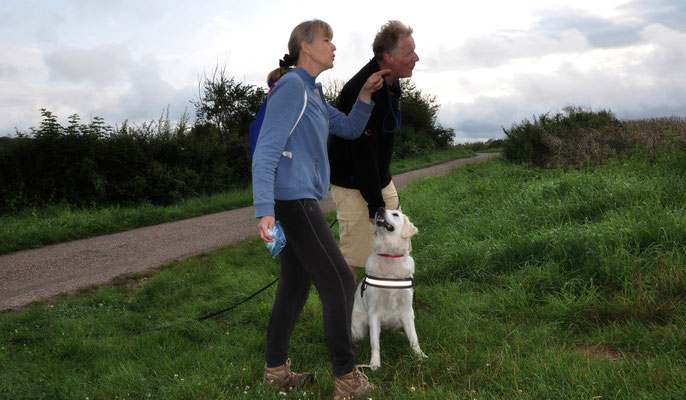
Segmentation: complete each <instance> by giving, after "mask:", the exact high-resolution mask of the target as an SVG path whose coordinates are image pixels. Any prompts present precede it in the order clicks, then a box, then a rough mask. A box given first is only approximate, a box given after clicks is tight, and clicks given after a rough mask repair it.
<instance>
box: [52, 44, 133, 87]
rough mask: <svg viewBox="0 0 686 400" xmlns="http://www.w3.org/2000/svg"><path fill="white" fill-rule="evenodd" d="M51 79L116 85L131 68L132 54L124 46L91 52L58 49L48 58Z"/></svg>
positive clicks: (93, 49) (113, 45) (103, 46)
mask: <svg viewBox="0 0 686 400" xmlns="http://www.w3.org/2000/svg"><path fill="white" fill-rule="evenodd" d="M45 63H46V65H47V66H48V68H49V69H50V76H51V77H52V78H53V79H56V80H65V81H68V82H83V81H86V82H90V83H92V84H94V85H95V86H105V85H108V84H113V83H115V82H116V81H117V80H118V79H119V78H121V77H122V75H123V74H124V73H125V72H126V70H127V69H129V68H130V67H131V64H132V59H131V52H130V51H129V49H128V48H126V47H125V46H122V45H115V44H110V45H102V46H97V47H94V48H92V49H62V50H55V51H53V52H52V53H50V54H48V55H46V56H45Z"/></svg>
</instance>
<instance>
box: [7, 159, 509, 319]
mask: <svg viewBox="0 0 686 400" xmlns="http://www.w3.org/2000/svg"><path fill="white" fill-rule="evenodd" d="M496 155H497V154H479V155H478V156H476V157H472V158H466V159H460V160H454V161H450V162H447V163H444V164H440V165H436V166H433V167H429V168H424V169H421V170H417V171H411V172H407V173H403V174H398V175H396V176H394V177H393V182H394V183H395V185H396V187H397V188H401V187H403V186H405V185H407V184H408V183H409V182H410V181H412V180H414V179H417V178H421V177H426V176H432V175H442V174H444V173H446V172H447V171H448V170H450V169H452V168H455V167H458V166H460V165H463V164H467V163H473V162H480V161H484V160H486V159H488V158H491V157H493V156H496ZM321 206H322V209H324V211H331V210H333V202H332V200H331V194H330V193H329V194H328V195H327V196H326V197H325V198H324V199H323V200H322V202H321ZM256 234H257V223H256V222H255V218H254V210H253V208H252V207H246V208H241V209H237V210H231V211H225V212H220V213H216V214H211V215H206V216H202V217H197V218H191V219H186V220H182V221H177V222H170V223H166V224H161V225H155V226H150V227H146V228H140V229H135V230H132V231H127V232H121V233H115V234H111V235H105V236H98V237H94V238H90V239H83V240H76V241H72V242H65V243H60V244H56V245H51V246H46V247H42V248H39V249H35V250H25V251H20V252H16V253H11V254H7V255H3V256H0V310H4V309H7V308H13V307H21V306H24V305H26V304H28V303H30V302H31V301H34V300H40V299H45V298H48V297H51V296H55V295H58V294H60V293H65V292H71V291H74V290H76V289H79V288H83V287H86V286H88V285H92V284H96V283H103V282H107V281H109V280H110V279H112V278H115V277H117V276H120V275H125V274H130V273H132V272H139V271H144V270H146V269H148V268H151V267H155V266H158V265H160V264H164V263H166V262H169V261H172V260H178V259H183V258H187V257H191V256H193V255H196V254H199V253H202V252H206V251H210V250H212V249H215V248H217V247H221V246H226V245H229V244H232V243H236V242H239V241H241V240H243V239H245V238H247V237H250V236H254V235H256Z"/></svg>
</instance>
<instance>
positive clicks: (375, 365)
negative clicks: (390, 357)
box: [369, 361, 381, 371]
mask: <svg viewBox="0 0 686 400" xmlns="http://www.w3.org/2000/svg"><path fill="white" fill-rule="evenodd" d="M380 366H381V362H378V361H372V362H370V363H369V368H370V369H371V370H372V371H376V370H377V369H379V367H380Z"/></svg>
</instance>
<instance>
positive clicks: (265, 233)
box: [257, 215, 275, 242]
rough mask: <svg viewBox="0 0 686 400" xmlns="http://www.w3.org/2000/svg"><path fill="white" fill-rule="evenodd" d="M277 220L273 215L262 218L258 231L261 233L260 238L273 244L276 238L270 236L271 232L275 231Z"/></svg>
mask: <svg viewBox="0 0 686 400" xmlns="http://www.w3.org/2000/svg"><path fill="white" fill-rule="evenodd" d="M274 221H275V218H274V216H273V215H265V216H263V217H262V218H260V223H259V224H258V225H257V230H258V231H259V232H260V238H262V240H264V241H265V242H271V241H272V240H274V237H273V236H272V235H270V234H269V231H270V230H272V229H274Z"/></svg>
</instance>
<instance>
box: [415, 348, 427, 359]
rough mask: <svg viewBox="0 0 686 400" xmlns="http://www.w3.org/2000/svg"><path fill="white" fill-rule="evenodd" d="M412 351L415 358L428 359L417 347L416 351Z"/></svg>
mask: <svg viewBox="0 0 686 400" xmlns="http://www.w3.org/2000/svg"><path fill="white" fill-rule="evenodd" d="M413 350H414V354H416V355H417V357H419V358H429V357H428V356H427V355H426V354H424V352H423V351H422V349H420V348H419V347H417V348H416V349H413Z"/></svg>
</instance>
